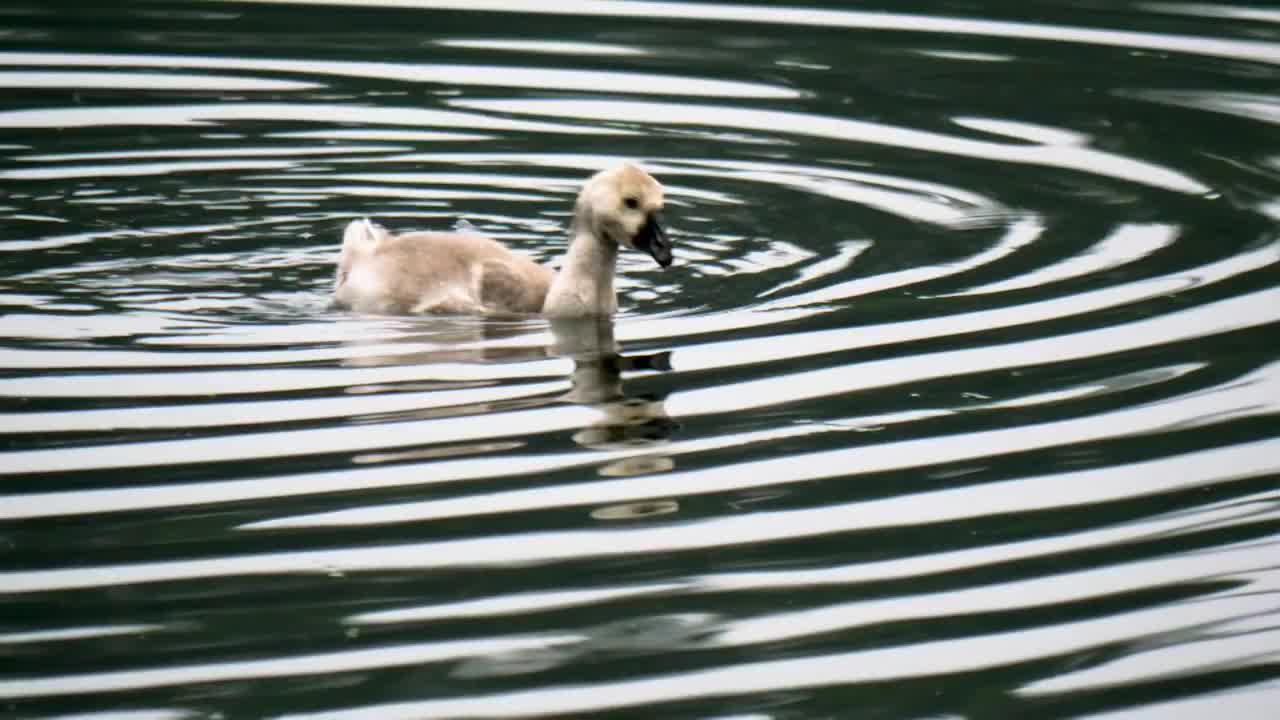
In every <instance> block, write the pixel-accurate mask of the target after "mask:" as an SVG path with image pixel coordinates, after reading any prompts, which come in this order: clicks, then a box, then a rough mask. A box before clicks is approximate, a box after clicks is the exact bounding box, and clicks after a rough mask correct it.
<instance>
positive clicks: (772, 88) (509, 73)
mask: <svg viewBox="0 0 1280 720" xmlns="http://www.w3.org/2000/svg"><path fill="white" fill-rule="evenodd" d="M0 65H22V66H30V65H51V66H60V67H67V66H89V67H102V66H108V67H143V68H193V69H218V70H249V71H254V72H278V73H297V74H301V75H335V76H343V77H359V78H369V79H381V80H396V81H400V82H427V83H437V84H441V85H445V86H448V87H453V86H456V85H486V86H496V87H519V88H537V89H544V90H588V91H599V90H600V89H602V88H608V89H609V91H610V92H615V93H627V94H630V93H635V94H650V95H655V94H656V95H688V96H692V97H742V98H772V99H787V98H796V97H799V96H800V93H799V92H797V91H795V90H792V89H790V88H785V87H779V86H776V85H765V84H763V83H754V82H742V81H735V80H707V79H703V78H695V77H688V76H680V75H655V74H650V73H637V72H608V71H602V70H565V69H560V68H530V67H521V66H518V65H462V64H450V65H436V64H430V63H424V64H404V63H388V62H352V61H345V60H317V59H314V58H313V59H308V60H279V59H272V58H250V59H242V58H230V57H208V56H199V55H120V54H83V53H38V52H0ZM139 77H145V76H139ZM193 84H195V85H197V86H198V84H199V81H198V80H194V81H193Z"/></svg>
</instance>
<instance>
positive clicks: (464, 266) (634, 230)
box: [334, 164, 671, 318]
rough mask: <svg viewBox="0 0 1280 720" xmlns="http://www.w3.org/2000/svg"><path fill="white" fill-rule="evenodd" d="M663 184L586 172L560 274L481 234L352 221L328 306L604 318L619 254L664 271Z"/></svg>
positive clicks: (639, 174) (667, 259) (627, 173)
mask: <svg viewBox="0 0 1280 720" xmlns="http://www.w3.org/2000/svg"><path fill="white" fill-rule="evenodd" d="M662 206H663V195H662V185H660V184H659V183H658V181H657V180H654V179H653V178H652V177H651V176H650V175H649V174H648V173H646V172H645V171H643V170H641V169H640V168H638V167H636V166H635V165H631V164H623V165H619V166H617V167H614V168H611V169H609V170H604V171H601V172H599V173H596V174H595V175H593V176H592V177H591V178H590V179H589V180H587V182H586V184H585V185H584V186H583V188H582V191H581V192H580V193H579V194H578V200H577V204H576V205H575V207H574V215H573V224H572V226H571V238H570V242H569V250H568V252H566V253H565V256H564V259H563V261H562V262H561V264H560V270H559V272H556V271H554V270H552V269H551V268H549V267H545V266H543V265H539V264H538V263H536V262H534V261H533V260H532V259H530V258H529V257H527V256H525V255H523V254H521V253H518V252H514V251H512V250H510V249H508V248H507V247H506V246H504V245H502V244H501V243H498V242H496V241H494V240H491V239H489V238H486V237H482V236H480V235H475V234H470V233H434V232H411V233H404V234H401V235H393V234H391V233H390V232H388V231H387V230H386V229H385V228H383V227H380V226H378V225H376V224H374V223H372V222H370V221H369V220H366V219H361V220H355V221H353V222H352V223H351V224H350V225H348V226H347V229H346V232H345V233H344V234H343V237H342V255H341V257H340V258H339V259H338V275H337V283H336V285H335V287H334V299H335V301H336V302H337V304H338V305H339V306H341V307H346V308H350V309H352V310H355V311H358V312H368V313H387V314H397V313H447V314H482V315H495V314H497V315H505V314H533V313H542V314H543V315H546V316H548V317H557V318H565V317H587V316H608V315H612V314H613V313H614V312H615V311H616V310H617V308H618V299H617V295H616V293H615V292H614V288H613V276H614V272H615V266H616V264H617V258H618V248H619V247H620V246H624V245H625V246H627V247H631V248H634V249H636V250H642V251H644V252H647V253H648V254H649V255H651V256H652V257H653V259H654V260H656V261H657V263H658V265H660V266H662V267H664V268H665V267H667V266H668V265H670V264H671V241H670V240H668V239H667V234H666V232H665V231H664V230H663V228H662Z"/></svg>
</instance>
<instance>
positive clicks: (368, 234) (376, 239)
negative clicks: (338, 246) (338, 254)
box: [342, 218, 389, 251]
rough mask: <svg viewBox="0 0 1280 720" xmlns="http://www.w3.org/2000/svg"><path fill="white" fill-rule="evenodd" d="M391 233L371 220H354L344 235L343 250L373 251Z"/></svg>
mask: <svg viewBox="0 0 1280 720" xmlns="http://www.w3.org/2000/svg"><path fill="white" fill-rule="evenodd" d="M388 235H389V233H388V232H387V229H386V228H384V227H382V226H381V225H376V224H374V222H373V221H372V220H370V219H369V218H360V219H359V220H352V221H351V222H350V223H349V224H348V225H347V229H346V231H345V232H343V233H342V248H343V249H344V250H346V249H348V248H350V249H351V250H353V251H360V250H365V249H373V248H374V247H376V246H377V244H378V243H380V242H382V241H383V240H385V239H386V238H387V236H388Z"/></svg>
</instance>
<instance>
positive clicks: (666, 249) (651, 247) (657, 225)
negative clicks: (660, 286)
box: [635, 213, 671, 267]
mask: <svg viewBox="0 0 1280 720" xmlns="http://www.w3.org/2000/svg"><path fill="white" fill-rule="evenodd" d="M635 246H636V249H637V250H643V251H645V252H647V253H649V254H650V255H651V256H653V259H654V260H657V261H658V264H659V265H661V266H662V267H666V266H668V265H670V264H671V241H670V240H668V239H667V233H666V231H665V230H663V229H662V217H661V216H660V215H659V214H658V213H653V214H652V215H650V216H649V219H648V220H647V221H646V222H645V224H644V227H642V228H640V232H639V233H637V234H636V239H635Z"/></svg>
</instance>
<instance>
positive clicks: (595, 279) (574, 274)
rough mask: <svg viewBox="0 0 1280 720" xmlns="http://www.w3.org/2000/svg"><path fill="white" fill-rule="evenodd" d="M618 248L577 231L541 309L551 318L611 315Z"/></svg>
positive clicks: (615, 297)
mask: <svg viewBox="0 0 1280 720" xmlns="http://www.w3.org/2000/svg"><path fill="white" fill-rule="evenodd" d="M617 260H618V248H617V246H616V245H614V244H613V243H610V242H607V241H602V240H600V239H599V238H597V237H596V236H595V235H593V234H591V233H589V232H587V231H585V230H577V231H575V234H574V236H573V240H572V242H570V243H569V251H568V252H567V253H565V256H564V262H563V263H562V264H561V266H560V272H559V273H557V274H556V277H555V280H552V281H551V288H550V289H549V290H548V291H547V300H546V302H545V303H544V304H543V306H542V312H543V314H545V315H549V316H552V317H577V316H585V315H612V314H613V312H614V311H615V310H617V308H618V299H617V296H616V295H615V294H614V290H613V274H614V268H615V266H616V264H617Z"/></svg>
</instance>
